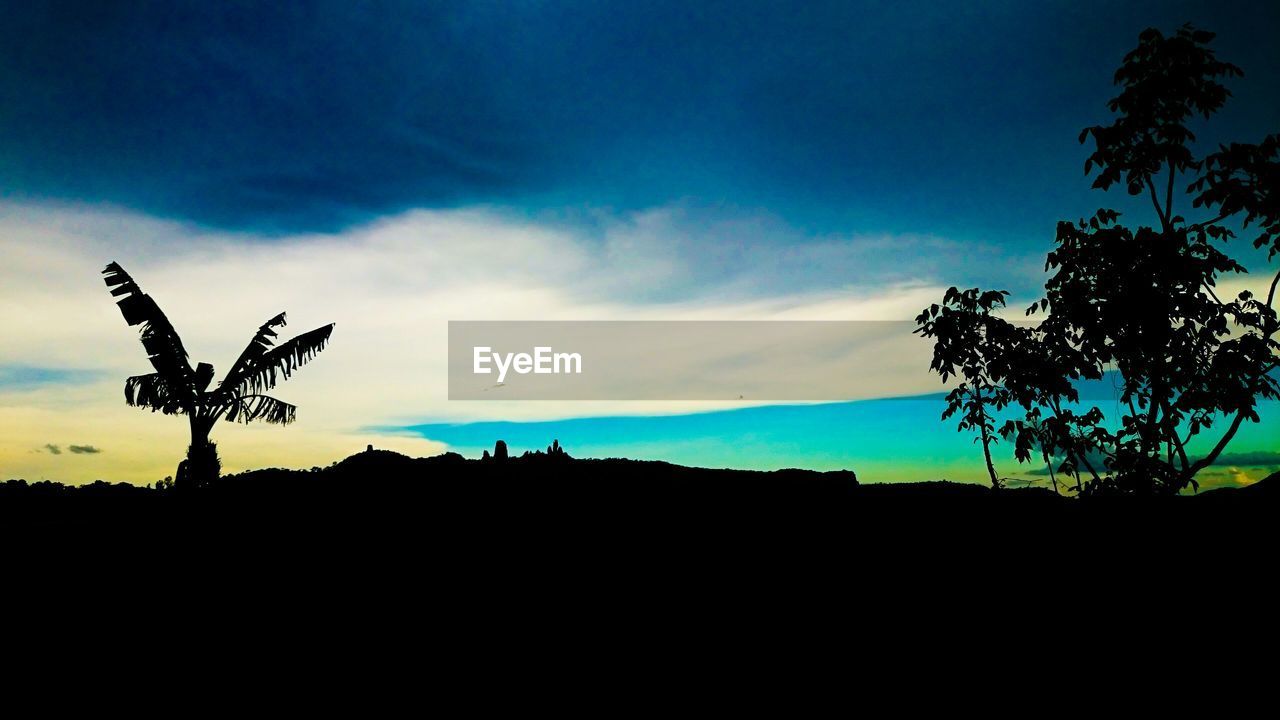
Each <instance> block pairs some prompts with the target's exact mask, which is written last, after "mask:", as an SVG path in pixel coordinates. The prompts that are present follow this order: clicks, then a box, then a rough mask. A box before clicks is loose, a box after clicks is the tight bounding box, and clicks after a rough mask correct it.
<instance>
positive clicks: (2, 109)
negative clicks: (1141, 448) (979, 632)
mask: <svg viewBox="0 0 1280 720" xmlns="http://www.w3.org/2000/svg"><path fill="white" fill-rule="evenodd" d="M960 5H962V4H957V3H941V2H936V3H926V2H898V3H870V2H840V3H824V2H814V3H804V4H802V5H801V6H799V7H796V6H787V5H783V4H778V3H757V2H749V1H742V0H740V1H737V2H697V3H689V2H681V3H676V2H661V1H659V2H650V3H575V2H563V3H551V2H501V3H497V2H472V3H395V2H384V3H376V4H372V3H371V4H363V3H360V4H357V3H346V2H332V3H323V2H322V3H300V4H288V6H285V4H280V6H279V7H272V6H264V5H263V4H261V3H237V2H226V3H182V2H178V3H158V2H156V3H151V2H134V3H127V2H122V3H92V2H48V3H18V2H0V9H3V10H4V17H5V22H3V23H0V252H2V253H3V255H2V257H3V261H0V327H2V328H3V330H4V333H5V339H6V342H5V343H4V344H3V346H2V347H0V426H2V427H3V428H4V430H5V432H4V433H3V436H4V437H3V438H0V477H9V476H16V477H28V478H36V477H50V478H54V479H62V480H69V481H76V482H82V481H86V480H91V479H95V478H97V477H106V478H107V479H111V480H126V481H130V482H150V481H153V480H155V479H158V478H159V477H163V476H164V475H168V474H172V468H173V467H174V466H175V465H176V462H177V460H178V459H179V458H180V456H181V453H182V450H183V448H184V447H185V440H184V438H183V434H184V432H185V426H184V424H183V423H181V422H180V421H177V420H175V419H173V418H165V417H160V416H153V415H150V414H148V413H145V412H142V411H138V410H136V409H132V408H126V407H124V405H123V403H122V402H120V400H121V398H120V387H119V386H120V384H121V382H122V379H123V377H124V376H127V375H131V374H138V373H142V372H146V371H147V369H148V365H147V363H146V359H145V356H144V355H143V354H142V351H141V348H140V346H139V345H138V344H137V342H136V333H134V332H133V330H131V329H129V328H128V327H126V326H125V325H124V324H123V321H122V320H121V319H120V317H119V313H118V312H117V310H116V309H115V307H114V306H113V305H112V303H111V302H110V298H109V296H108V295H107V294H106V293H105V291H104V288H103V286H102V285H101V284H100V279H99V276H98V271H100V270H101V268H102V266H103V265H105V264H106V263H107V262H108V261H111V260H116V261H119V262H121V263H122V264H123V265H124V266H125V267H126V268H127V269H129V271H130V272H131V273H133V275H134V276H135V278H136V279H138V281H139V282H140V283H141V284H142V287H143V288H144V289H145V290H147V291H148V292H150V293H151V294H152V295H153V296H155V297H156V298H157V300H158V301H159V302H160V304H161V306H162V307H163V308H165V310H166V311H167V312H168V313H169V315H170V317H171V319H173V320H174V324H175V325H176V326H177V327H178V329H179V331H180V332H181V333H182V335H183V338H184V340H185V341H186V344H187V346H188V348H189V349H190V350H192V353H193V360H201V359H207V360H210V361H212V362H213V363H214V364H215V366H217V367H218V368H219V369H220V370H225V369H226V367H227V366H228V363H229V362H230V361H231V360H233V359H234V357H235V356H236V354H238V352H239V350H240V348H241V347H242V346H243V344H244V342H246V341H247V338H248V336H249V335H250V334H251V333H252V331H253V330H254V329H255V328H256V327H257V326H258V325H259V324H261V323H262V322H263V321H264V320H265V319H266V318H268V317H270V316H271V315H274V314H275V313H277V312H279V311H280V310H288V311H289V312H290V315H289V317H290V326H289V328H288V329H289V330H292V331H298V332H300V331H304V330H308V329H310V328H312V327H315V326H318V325H321V324H324V323H326V322H331V321H336V322H337V323H338V327H337V330H336V331H335V335H334V342H333V345H332V346H331V347H330V348H329V349H327V350H326V351H325V353H324V354H323V355H322V356H321V357H320V358H318V359H317V360H316V361H314V362H313V363H312V364H311V365H309V366H308V367H307V368H305V369H304V370H303V371H301V372H300V373H299V374H298V375H297V376H296V377H295V378H293V379H291V380H290V382H289V383H288V384H287V385H282V386H281V388H280V390H279V395H280V396H281V397H282V398H283V399H286V400H289V401H291V402H296V403H297V404H298V405H299V422H298V423H297V424H295V425H293V426H289V427H287V428H279V427H254V426H248V427H220V428H218V429H217V430H216V431H215V439H218V440H219V441H220V442H221V443H222V447H223V448H224V450H223V455H224V464H226V465H227V466H228V468H229V469H238V468H248V467H257V466H262V465H268V464H270V465H288V466H295V467H308V466H311V465H325V464H328V462H330V461H332V460H335V459H338V458H340V457H343V456H345V455H346V454H348V453H349V452H351V451H354V450H357V449H360V448H363V447H364V445H365V444H366V443H374V444H377V445H378V446H379V447H392V448H395V449H401V450H403V451H405V452H410V453H412V454H430V453H433V452H440V451H443V450H446V449H458V450H460V451H465V452H477V451H478V448H480V447H481V446H482V445H488V444H489V442H488V441H485V442H482V441H481V440H482V438H481V437H480V436H479V435H477V434H476V433H481V432H486V433H490V434H492V433H493V432H497V431H499V430H501V431H503V432H515V431H514V430H512V429H510V428H505V427H494V426H489V425H469V424H468V423H474V422H485V423H489V422H511V421H531V422H562V421H564V420H566V419H578V420H575V422H576V423H577V424H574V425H570V426H568V427H567V428H565V427H561V426H558V425H554V426H547V427H539V428H537V429H538V430H539V431H545V432H564V433H570V432H572V434H573V436H572V437H565V436H561V437H560V438H559V439H560V440H561V441H562V443H564V444H565V445H566V446H567V447H568V448H569V450H570V451H571V452H574V451H575V448H582V450H580V451H579V454H582V453H583V452H586V453H588V454H590V453H610V452H615V451H616V452H618V453H620V454H621V453H625V454H631V455H636V456H639V455H643V456H646V457H659V456H661V457H667V458H668V459H677V460H679V461H682V462H688V463H690V464H718V465H731V466H742V467H763V466H773V465H777V464H779V463H782V464H786V465H799V466H813V467H829V466H831V464H832V463H844V464H847V465H853V466H854V469H858V466H859V465H863V466H868V467H874V468H876V469H875V472H873V475H879V476H881V477H884V478H888V479H913V478H914V479H924V478H926V477H933V476H936V475H938V474H939V473H941V472H942V471H943V470H945V471H946V472H947V473H948V476H950V477H954V478H958V479H978V478H981V475H982V468H981V466H980V463H973V467H971V468H969V467H968V466H967V465H964V463H963V460H964V459H965V458H966V457H967V455H966V453H972V451H973V448H972V447H960V446H959V445H955V444H954V443H952V444H947V443H946V442H944V441H942V440H939V441H938V443H936V445H937V446H938V447H940V448H941V447H947V448H951V449H950V450H948V451H947V453H948V454H947V457H948V458H949V459H947V460H945V461H944V460H941V459H938V458H913V459H911V460H910V461H908V460H905V459H904V460H902V461H901V462H900V463H896V464H895V463H892V462H890V463H881V464H880V465H876V462H877V461H875V459H874V458H873V457H872V456H871V454H870V453H869V452H868V451H867V450H866V448H869V447H872V446H875V445H876V443H875V442H874V441H870V440H866V439H865V438H863V439H861V440H860V439H859V438H862V436H861V435H860V434H859V433H862V432H864V430H863V429H859V428H857V427H854V426H855V425H857V424H858V423H857V422H855V420H854V416H856V415H858V414H859V413H861V412H863V410H858V411H857V412H853V411H849V412H852V413H853V414H852V415H849V414H845V415H840V417H841V418H843V419H842V420H841V421H840V423H839V424H836V423H835V420H833V419H832V418H831V417H829V416H827V415H824V413H832V412H837V411H834V410H831V409H830V408H828V409H826V410H823V409H810V410H807V411H788V412H808V413H810V414H809V415H808V416H807V417H811V418H825V419H826V421H827V425H828V426H832V427H845V426H848V428H849V433H850V434H849V437H848V438H847V439H846V440H844V442H846V443H847V445H845V446H843V449H841V450H840V451H839V452H833V451H832V447H833V446H836V445H839V444H840V442H842V441H841V440H840V439H839V438H837V437H831V436H827V435H822V436H820V437H815V436H814V433H811V432H810V433H805V432H802V431H799V430H797V431H795V432H794V433H792V434H791V435H787V436H786V437H781V436H778V435H777V432H776V430H777V428H781V427H784V426H785V427H803V426H804V424H803V423H797V422H793V421H792V420H776V419H773V418H775V416H772V415H764V416H761V418H762V419H761V422H763V423H765V424H768V425H769V427H770V428H772V429H771V430H770V432H769V433H766V435H768V438H767V439H766V441H761V442H758V443H755V444H752V445H751V449H750V451H746V450H743V451H741V452H739V451H737V450H735V449H734V448H738V447H742V446H743V443H742V442H741V441H740V440H741V439H740V436H739V435H737V434H735V433H738V430H736V429H735V427H736V425H735V424H736V423H738V422H739V420H738V418H741V417H742V416H741V415H734V414H733V413H734V412H739V413H741V412H749V411H750V412H761V413H767V412H769V411H768V410H764V409H750V410H734V409H731V408H725V407H709V406H704V405H696V404H680V403H666V404H635V403H631V404H627V403H560V404H556V403H523V404H521V403H459V402H449V401H448V400H447V399H446V397H445V390H444V385H445V378H444V376H443V370H442V366H443V357H442V350H441V348H442V344H443V337H444V332H445V329H444V328H445V324H446V323H447V321H448V320H450V319H454V320H457V319H502V320H511V319H690V318H698V319H890V320H909V319H911V318H912V317H914V315H915V313H916V312H918V311H919V309H920V308H921V307H923V306H925V305H927V304H929V303H931V302H934V301H935V300H936V299H937V298H938V297H939V296H940V295H941V292H942V291H943V290H944V289H945V288H946V287H948V286H950V285H959V286H975V285H981V286H984V287H998V288H1004V289H1008V290H1010V291H1011V292H1012V293H1013V298H1014V302H1013V303H1011V304H1012V305H1013V306H1014V307H1021V306H1024V305H1025V304H1027V303H1029V302H1030V301H1031V300H1033V299H1035V298H1036V297H1037V296H1038V295H1037V291H1038V289H1039V287H1040V285H1041V284H1042V282H1043V279H1044V274H1043V257H1044V253H1045V252H1046V251H1047V250H1048V249H1049V247H1050V245H1051V241H1052V232H1053V226H1054V224H1055V223H1056V221H1058V220H1059V219H1072V218H1076V217H1080V216H1084V215H1088V214H1090V213H1092V211H1093V210H1095V209H1096V208H1098V207H1100V206H1104V205H1105V206H1110V207H1117V208H1120V209H1122V210H1125V211H1126V212H1132V213H1134V215H1135V216H1136V217H1138V218H1145V217H1146V216H1145V215H1141V213H1142V212H1143V208H1142V207H1141V206H1140V205H1134V204H1132V203H1130V202H1129V200H1128V199H1127V198H1125V197H1123V196H1122V195H1119V194H1118V193H1116V192H1112V193H1108V194H1105V195H1104V194H1102V193H1099V192H1096V191H1090V190H1089V181H1088V179H1086V178H1085V176H1084V175H1083V172H1082V166H1083V161H1084V157H1085V155H1086V151H1085V149H1084V148H1083V147H1082V146H1080V145H1079V144H1077V142H1076V136H1077V134H1078V133H1079V130H1080V129H1081V128H1083V127H1085V126H1088V125H1092V124H1097V123H1100V122H1105V121H1106V120H1107V117H1108V116H1107V112H1106V109H1105V101H1106V100H1107V99H1108V98H1109V97H1111V96H1112V95H1113V94H1114V89H1113V88H1112V86H1111V75H1112V73H1113V72H1114V69H1115V67H1116V66H1117V64H1118V63H1119V60H1120V58H1121V57H1122V56H1123V54H1124V53H1125V52H1126V51H1127V50H1128V49H1129V48H1131V47H1132V45H1133V44H1134V43H1135V41H1136V37H1137V34H1138V33H1139V32H1140V31H1141V30H1142V29H1143V28H1145V27H1147V26H1152V25H1154V26H1157V27H1161V28H1163V29H1166V30H1171V29H1172V28H1174V27H1176V26H1177V25H1179V24H1181V23H1182V22H1185V21H1188V20H1189V21H1192V22H1195V23H1196V24H1197V25H1200V26H1202V27H1205V28H1207V29H1210V30H1214V31H1216V32H1217V33H1218V34H1219V37H1218V39H1217V41H1216V42H1215V47H1216V48H1217V49H1218V52H1219V54H1220V55H1221V56H1222V57H1223V58H1224V59H1227V60H1230V61H1232V62H1234V63H1236V64H1237V65H1240V66H1242V67H1243V68H1244V69H1245V73H1246V76H1245V77H1244V78H1243V79H1241V80H1238V81H1235V82H1233V84H1232V89H1233V91H1234V98H1233V99H1232V101H1231V102H1230V103H1229V105H1228V106H1227V109H1226V110H1224V112H1223V113H1222V114H1221V115H1220V116H1219V117H1218V118H1216V119H1215V120H1214V122H1213V124H1212V125H1211V126H1210V127H1211V128H1213V133H1211V134H1206V135H1205V136H1204V138H1203V139H1204V140H1205V141H1206V142H1210V141H1213V140H1214V139H1216V138H1217V137H1219V136H1221V137H1223V138H1226V139H1238V140H1257V139H1260V138H1261V136H1262V135H1264V134H1266V133H1267V132H1274V131H1275V130H1276V129H1277V128H1280V99H1278V97H1277V95H1276V94H1275V92H1274V77H1275V76H1276V71H1277V70H1280V50H1277V48H1276V46H1275V44H1274V42H1273V37H1272V36H1273V35H1274V32H1273V30H1274V28H1275V27H1278V26H1280V8H1277V7H1275V6H1273V5H1271V4H1268V3H1256V2H1224V1H1221V0H1219V1H1218V2H1105V3H1103V2H1043V3H1017V2H991V3H966V4H963V5H965V6H966V7H960ZM1147 221H1149V219H1148V220H1147ZM1242 258H1243V260H1244V262H1245V265H1246V266H1247V267H1249V268H1250V269H1253V270H1258V269H1263V268H1265V267H1267V264H1266V261H1265V258H1264V257H1262V256H1260V255H1250V254H1247V253H1242ZM1233 282H1236V283H1237V284H1239V286H1240V287H1252V285H1251V284H1250V283H1252V282H1253V279H1252V278H1244V279H1241V280H1239V281H1233ZM898 364H899V365H901V366H902V367H901V372H902V378H903V381H902V383H903V384H902V386H903V387H907V388H909V389H910V390H911V391H912V392H913V393H920V394H924V393H931V392H936V391H937V390H938V389H939V387H938V386H937V384H936V380H934V379H932V378H930V377H929V376H928V375H927V373H926V372H924V368H922V367H917V366H915V365H913V364H910V363H901V362H900V363H898ZM904 402H908V401H904ZM909 402H911V403H915V404H910V405H904V406H902V407H904V408H905V407H910V408H916V407H923V405H922V404H921V403H920V402H919V401H909ZM841 407H843V406H841ZM858 407H859V408H863V409H865V408H866V407H868V406H858ZM939 410H940V408H939ZM712 411H713V412H712ZM690 413H694V415H689V414H690ZM921 413H922V414H921V415H920V417H922V418H924V417H928V415H929V414H930V413H928V412H924V411H923V410H921ZM837 414H839V413H837ZM673 415H679V416H684V417H696V420H688V419H685V420H680V419H664V418H670V417H671V416H673ZM628 416H639V417H642V418H649V419H648V420H642V421H635V422H643V423H646V424H645V425H644V427H645V428H646V430H645V431H644V432H640V431H636V432H635V436H636V438H637V440H636V442H635V444H633V445H625V444H622V445H620V444H618V443H617V442H614V441H613V440H610V439H609V438H610V437H613V436H612V435H610V433H612V432H613V431H612V430H610V429H609V428H611V427H614V425H612V424H611V423H615V422H616V421H614V420H607V419H602V418H616V417H628ZM785 417H788V418H789V417H790V416H785ZM913 417H914V416H913ZM592 418H595V420H592ZM687 422H695V423H697V424H698V426H699V427H701V428H702V430H701V431H700V432H701V433H702V436H705V437H706V438H708V440H707V443H710V444H709V445H706V444H704V446H702V447H700V448H693V449H690V448H689V447H686V448H685V449H681V450H677V449H676V442H675V441H676V440H677V439H679V438H681V437H683V436H685V435H686V434H687V433H688V427H687V426H684V425H681V423H687ZM939 427H940V428H942V429H945V428H943V426H941V424H939ZM458 428H470V430H467V431H465V432H461V431H459V430H458ZM662 428H666V429H662ZM947 432H949V433H951V434H950V435H948V437H951V436H952V435H954V433H952V432H951V431H949V430H948V431H947ZM641 438H643V440H641ZM493 439H496V438H493ZM954 439H955V440H957V441H960V440H963V438H961V437H957V438H954ZM549 441H550V438H547V440H546V441H545V442H543V441H541V440H537V439H536V438H534V437H532V436H531V437H529V439H528V442H529V443H530V446H539V445H543V444H546V442H549ZM1258 442H1259V443H1261V445H1260V446H1259V447H1257V448H1253V447H1250V448H1246V449H1245V451H1248V452H1252V451H1254V450H1260V449H1266V448H1265V445H1266V442H1265V437H1264V438H1263V439H1261V440H1258ZM71 445H75V446H77V447H82V448H83V447H92V448H94V449H96V450H98V452H71V451H66V449H67V448H68V447H70V446H71ZM953 445H954V447H953ZM50 446H56V447H58V448H59V452H58V453H56V454H55V453H54V452H53V451H52V450H51V449H50ZM712 446H715V447H712ZM880 446H881V447H883V446H884V445H883V443H881V444H880ZM717 447H718V448H719V449H715V448H717ZM156 448H165V449H164V450H163V451H162V452H157V451H156ZM664 448H665V449H664ZM726 448H727V449H726ZM1233 448H1234V446H1233ZM1242 452H1243V451H1242ZM662 453H667V455H665V456H664V455H662ZM948 463H951V464H948ZM952 465H954V467H955V469H954V470H953V469H952ZM1248 472H1255V474H1256V472H1261V470H1248ZM864 475H865V473H864ZM870 479H874V478H870Z"/></svg>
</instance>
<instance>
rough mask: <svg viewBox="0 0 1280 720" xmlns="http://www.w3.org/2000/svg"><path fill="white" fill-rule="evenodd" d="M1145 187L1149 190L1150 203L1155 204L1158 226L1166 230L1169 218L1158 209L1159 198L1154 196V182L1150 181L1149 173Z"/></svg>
mask: <svg viewBox="0 0 1280 720" xmlns="http://www.w3.org/2000/svg"><path fill="white" fill-rule="evenodd" d="M1147 189H1149V190H1150V191H1151V204H1152V205H1154V206H1155V208H1156V216H1157V217H1159V218H1160V227H1162V228H1164V231H1165V232H1168V231H1169V218H1167V217H1165V214H1164V213H1163V212H1161V210H1160V200H1159V198H1157V197H1156V184H1155V183H1153V182H1151V176H1149V175H1148V176H1147Z"/></svg>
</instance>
